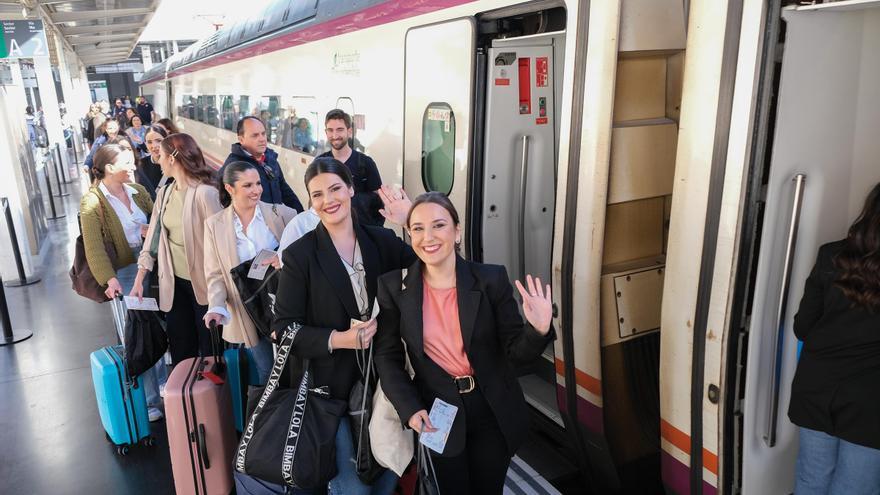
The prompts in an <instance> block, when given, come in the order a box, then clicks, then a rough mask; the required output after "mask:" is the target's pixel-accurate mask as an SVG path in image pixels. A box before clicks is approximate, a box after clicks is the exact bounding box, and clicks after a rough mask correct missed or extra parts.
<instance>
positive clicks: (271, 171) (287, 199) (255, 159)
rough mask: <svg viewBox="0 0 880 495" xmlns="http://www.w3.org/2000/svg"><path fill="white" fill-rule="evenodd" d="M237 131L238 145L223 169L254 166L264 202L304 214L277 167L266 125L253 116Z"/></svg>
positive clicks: (234, 145) (221, 172)
mask: <svg viewBox="0 0 880 495" xmlns="http://www.w3.org/2000/svg"><path fill="white" fill-rule="evenodd" d="M236 131H237V133H238V142H237V143H234V144H233V145H232V149H231V150H230V153H229V156H228V157H226V161H225V162H224V164H223V166H224V167H225V166H226V165H227V164H229V163H232V162H239V161H240V162H248V163H252V164H253V165H254V166H256V167H257V171H259V173H260V182H261V183H262V184H263V195H262V197H261V198H260V200H261V201H263V202H264V203H269V204H284V205H286V206H288V207H290V208H293V209H294V210H296V211H297V213H299V212H301V211H303V207H302V203H300V202H299V198H297V197H296V194H294V192H293V189H291V188H290V185H288V184H287V181H285V180H284V173H282V172H281V165H280V164H279V163H278V153H276V152H275V151H274V150H272V149H271V148H269V146H268V139H267V138H266V126H265V125H263V121H261V120H260V119H258V118H256V117H254V116H246V117H242V118H241V120H239V121H238V125H237V128H236ZM220 175H221V176H222V175H223V168H221V169H220Z"/></svg>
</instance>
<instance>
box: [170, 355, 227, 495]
mask: <svg viewBox="0 0 880 495" xmlns="http://www.w3.org/2000/svg"><path fill="white" fill-rule="evenodd" d="M215 362H217V358H214V357H208V358H190V359H185V360H183V361H181V362H180V363H179V364H178V365H177V366H175V367H174V370H173V371H172V372H171V376H169V377H168V383H167V384H166V385H165V417H166V418H167V419H166V421H167V426H168V445H169V447H170V448H171V468H172V472H173V474H174V487H175V489H176V491H177V493H178V495H185V494H193V495H214V494H218V495H219V494H222V495H227V494H229V493H231V492H232V490H233V487H234V484H233V481H232V458H233V455H234V451H235V446H236V445H237V443H238V442H237V439H236V435H235V423H234V420H233V417H232V396H231V395H230V391H229V383H228V382H226V381H225V380H224V378H225V376H226V373H225V372H224V371H222V370H223V363H222V360H220V361H219V362H217V367H216V368H215V364H214V363H215ZM211 371H213V372H215V373H216V375H217V376H209V375H211ZM218 377H219V379H218ZM218 381H222V382H223V383H222V384H218V383H216V382H218Z"/></svg>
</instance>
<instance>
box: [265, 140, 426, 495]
mask: <svg viewBox="0 0 880 495" xmlns="http://www.w3.org/2000/svg"><path fill="white" fill-rule="evenodd" d="M305 183H306V188H307V189H308V191H309V197H310V198H311V203H312V207H313V208H314V210H315V211H316V212H317V214H318V216H319V217H320V219H321V223H319V224H318V226H317V227H316V228H315V229H314V230H313V231H311V232H308V233H307V234H305V235H304V236H303V237H302V238H300V239H299V240H298V241H296V242H294V243H293V244H291V245H290V247H288V248H287V249H285V250H284V253H283V255H282V256H283V258H284V262H283V268H282V269H281V273H280V274H279V277H278V297H277V298H276V304H275V322H274V324H273V325H272V328H273V330H274V331H275V334H276V336H278V337H279V338H280V336H281V335H282V334H283V333H284V332H285V330H286V329H287V328H288V327H289V326H290V325H291V324H292V323H298V324H300V325H302V327H301V329H300V330H299V332H298V333H297V335H296V338H295V339H294V341H293V348H292V349H291V361H292V363H291V364H290V369H291V370H295V371H294V372H293V373H290V375H291V376H290V377H289V379H290V380H291V381H290V383H287V384H286V386H295V385H294V384H298V383H299V379H300V378H301V370H302V360H303V359H310V360H311V363H312V365H311V366H312V371H313V373H314V383H315V386H327V387H328V390H329V393H330V395H331V396H332V397H334V398H337V399H343V400H348V397H349V394H350V392H351V388H352V386H353V385H354V383H355V381H356V380H357V379H359V378H360V376H361V375H360V371H359V370H358V366H357V360H356V358H355V352H354V349H356V348H359V346H360V345H361V344H360V342H363V344H364V345H365V346H369V344H370V341H371V340H372V338H373V335H374V334H375V333H376V328H377V327H376V321H375V320H372V319H370V315H371V314H372V307H373V304H374V302H373V301H374V298H375V287H376V278H377V277H378V276H379V275H381V274H382V273H385V272H388V271H390V270H394V269H398V268H402V267H405V266H409V265H410V264H411V263H412V262H413V261H414V260H415V259H416V258H415V255H414V254H413V252H412V249H410V247H409V246H407V245H406V243H404V242H403V241H402V240H400V239H399V238H398V237H397V236H396V235H395V234H394V232H392V231H391V230H389V229H385V228H381V227H374V226H368V225H362V224H358V223H355V222H354V221H353V219H352V213H351V198H352V197H353V196H354V189H353V187H352V179H351V174H350V173H349V171H348V168H347V167H345V165H343V164H342V163H341V162H339V161H338V160H336V159H334V158H327V157H324V158H317V159H315V160H314V161H313V162H312V163H311V165H309V166H308V168H307V169H306V173H305ZM394 200H395V202H396V203H397V204H396V205H394V204H389V206H388V208H387V210H388V214H389V218H390V219H392V221H394V222H395V223H398V224H402V223H403V222H404V220H405V218H406V210H408V209H409V200H408V199H406V198H405V195H402V194H401V195H399V196H395V198H394ZM353 319H354V320H357V321H359V322H360V323H357V324H355V325H352V320H353ZM359 335H360V336H361V337H363V339H362V340H361V339H359ZM293 361H296V362H293ZM296 375H299V376H296ZM285 380H288V378H285ZM354 449H355V445H354V442H353V439H352V435H351V429H350V424H349V421H348V418H347V417H343V418H342V419H341V421H340V424H339V429H338V431H337V432H336V464H337V469H338V472H339V474H338V475H337V476H336V478H334V479H333V480H331V481H330V490H329V492H330V493H331V494H338V493H339V494H346V495H360V494H376V495H380V494H389V493H392V492H393V491H394V487H395V485H396V482H397V476H396V475H395V474H394V472H393V471H391V470H387V471H386V472H384V473H383V474H382V475H381V476H380V477H379V479H378V480H377V481H376V482H375V483H374V484H373V485H372V486H368V485H364V484H363V483H362V482H361V481H360V480H359V479H358V477H357V474H356V473H355V469H354V464H353V463H352V462H351V461H350V458H351V457H352V456H353V455H354Z"/></svg>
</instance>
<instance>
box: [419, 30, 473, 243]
mask: <svg viewBox="0 0 880 495" xmlns="http://www.w3.org/2000/svg"><path fill="white" fill-rule="evenodd" d="M474 43H475V25H474V20H473V19H471V18H463V19H456V20H452V21H447V22H441V23H438V24H431V25H427V26H421V27H417V28H413V29H410V30H409V31H407V33H406V48H405V68H404V74H405V75H404V77H405V79H404V98H405V99H404V136H403V143H404V145H403V186H404V188H405V189H406V191H407V192H408V193H409V195H410V197H412V198H415V197H416V196H418V195H419V194H421V193H423V192H425V191H440V192H442V193H444V194H446V195H448V196H449V199H450V200H451V201H452V203H453V204H454V205H455V208H456V209H457V210H458V211H459V212H467V211H468V210H467V200H466V197H467V182H468V173H469V164H470V142H471V133H470V128H471V119H472V115H471V106H472V94H473V82H472V81H473V72H474ZM462 217H463V218H464V221H463V224H464V225H462V237H463V238H464V239H463V240H462V241H463V242H464V243H467V234H466V232H467V221H468V220H467V218H468V216H467V215H466V214H465V215H462Z"/></svg>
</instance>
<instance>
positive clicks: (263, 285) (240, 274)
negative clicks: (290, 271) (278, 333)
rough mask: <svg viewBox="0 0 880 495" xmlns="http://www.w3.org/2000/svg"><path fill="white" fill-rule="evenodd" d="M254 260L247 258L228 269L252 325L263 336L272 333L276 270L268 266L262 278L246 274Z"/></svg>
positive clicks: (276, 283)
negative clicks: (254, 277) (258, 278)
mask: <svg viewBox="0 0 880 495" xmlns="http://www.w3.org/2000/svg"><path fill="white" fill-rule="evenodd" d="M253 261H254V260H252V259H251V260H247V261H245V262H243V263H242V264H240V265H238V266H236V267H235V268H233V269H232V270H230V271H229V274H230V275H231V276H232V282H233V283H234V284H235V288H236V289H237V290H238V295H239V296H241V302H242V304H243V305H244V309H245V310H246V311H247V314H248V316H250V317H251V321H253V323H254V327H256V329H257V333H259V334H260V335H261V336H263V337H269V336H270V335H271V334H272V320H273V319H274V318H275V312H274V309H273V308H274V306H275V292H277V290H278V277H277V275H278V270H276V269H275V267H273V266H269V267H268V270H267V271H266V275H265V276H264V277H263V280H256V279H253V278H250V277H248V276H247V274H248V272H249V271H250V269H251V264H252V263H253Z"/></svg>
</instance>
